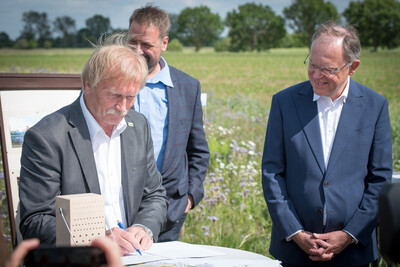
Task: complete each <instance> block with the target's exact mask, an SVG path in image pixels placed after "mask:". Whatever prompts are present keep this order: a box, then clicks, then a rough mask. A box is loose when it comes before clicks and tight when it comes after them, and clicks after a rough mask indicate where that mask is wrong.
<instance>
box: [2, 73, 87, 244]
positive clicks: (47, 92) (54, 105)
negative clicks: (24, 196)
mask: <svg viewBox="0 0 400 267" xmlns="http://www.w3.org/2000/svg"><path fill="white" fill-rule="evenodd" d="M81 86H82V84H81V77H80V75H79V74H36V73H35V74H33V73H28V74H24V73H18V74H17V73H9V74H8V73H0V134H1V155H2V164H3V173H4V183H5V191H6V196H7V206H8V214H9V216H8V217H9V221H10V229H11V241H12V244H13V246H14V247H15V246H16V245H17V244H18V241H20V240H22V238H21V236H20V234H19V213H18V208H19V194H18V181H19V173H20V167H21V166H20V159H21V152H22V144H23V140H24V134H25V132H26V130H27V129H29V127H31V126H33V125H34V124H35V123H36V122H38V121H39V120H40V119H41V118H43V117H44V116H46V115H48V114H50V113H52V112H54V111H56V110H58V109H60V108H61V107H63V106H66V105H68V104H70V103H72V102H73V101H74V100H75V99H76V98H77V97H78V96H79V94H80V89H81ZM0 193H1V192H0ZM0 204H2V205H3V203H0Z"/></svg>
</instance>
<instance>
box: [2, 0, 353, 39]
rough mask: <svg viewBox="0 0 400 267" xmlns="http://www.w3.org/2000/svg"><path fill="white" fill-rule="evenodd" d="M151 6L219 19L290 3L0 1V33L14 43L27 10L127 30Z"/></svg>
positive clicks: (343, 1)
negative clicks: (205, 11)
mask: <svg viewBox="0 0 400 267" xmlns="http://www.w3.org/2000/svg"><path fill="white" fill-rule="evenodd" d="M349 2H350V0H331V3H333V4H334V5H335V6H336V8H337V10H338V12H339V13H342V12H343V11H344V9H346V8H347V6H348V5H349ZM147 3H152V4H154V5H156V6H159V7H161V8H162V9H164V10H166V11H167V12H168V13H174V14H179V13H180V12H181V11H182V10H183V9H185V8H187V7H191V8H193V7H198V6H200V5H205V6H208V7H209V8H210V10H211V12H212V13H218V14H219V15H220V17H221V19H224V18H225V17H226V14H227V13H228V12H231V11H233V10H237V9H238V7H239V6H240V5H243V4H246V3H256V4H263V5H268V6H270V7H271V8H272V10H273V11H274V12H275V13H276V14H278V15H282V11H283V9H284V8H285V7H289V6H290V5H291V3H292V0H264V1H263V0H150V1H137V0H0V32H6V33H7V34H8V36H9V37H10V38H11V39H13V40H15V39H16V38H17V37H18V36H19V35H20V33H21V31H22V29H23V22H22V14H23V13H24V12H28V11H36V12H39V13H42V12H45V13H47V17H48V19H49V22H50V25H51V26H52V21H54V19H55V18H57V17H63V16H69V17H71V18H73V19H74V20H75V23H76V29H77V30H79V29H81V28H84V27H85V21H86V19H88V18H90V17H93V16H94V15H102V16H103V17H106V18H109V19H110V23H111V27H112V28H114V29H127V28H128V21H129V17H130V15H131V14H132V12H133V10H134V9H136V8H139V7H142V6H144V5H146V4H147Z"/></svg>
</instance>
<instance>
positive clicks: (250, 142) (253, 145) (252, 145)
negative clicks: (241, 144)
mask: <svg viewBox="0 0 400 267" xmlns="http://www.w3.org/2000/svg"><path fill="white" fill-rule="evenodd" d="M248 143H249V146H251V147H255V146H256V144H255V143H254V142H253V141H249V142H248Z"/></svg>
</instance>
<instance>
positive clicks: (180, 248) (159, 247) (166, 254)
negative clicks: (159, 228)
mask: <svg viewBox="0 0 400 267" xmlns="http://www.w3.org/2000/svg"><path fill="white" fill-rule="evenodd" d="M221 255H224V253H222V252H218V251H213V250H211V249H206V248H203V247H200V246H197V245H193V244H189V243H185V242H180V241H172V242H165V243H154V244H153V245H152V246H151V248H150V249H149V250H147V251H142V256H140V255H139V253H133V254H129V255H127V256H123V257H122V258H121V261H122V264H123V265H131V264H139V263H146V262H153V261H162V260H173V259H183V258H207V257H213V256H221Z"/></svg>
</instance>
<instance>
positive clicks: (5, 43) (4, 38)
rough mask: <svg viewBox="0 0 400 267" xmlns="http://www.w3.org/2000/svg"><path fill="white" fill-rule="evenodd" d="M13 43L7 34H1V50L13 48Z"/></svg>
mask: <svg viewBox="0 0 400 267" xmlns="http://www.w3.org/2000/svg"><path fill="white" fill-rule="evenodd" d="M12 45H13V41H12V40H11V39H10V37H9V36H8V34H7V33H5V32H0V48H3V47H12Z"/></svg>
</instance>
